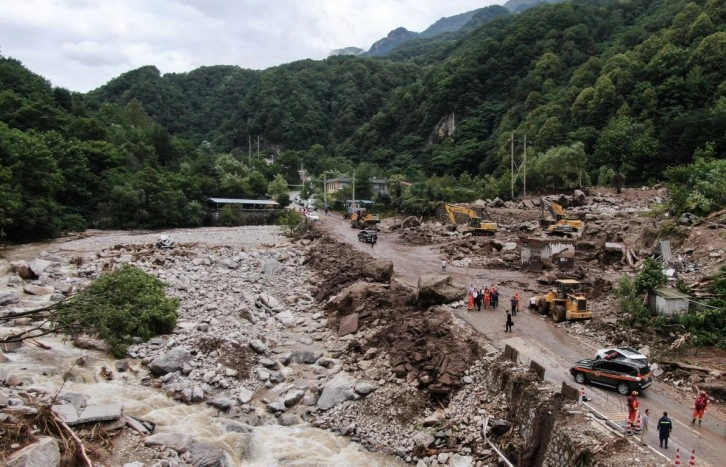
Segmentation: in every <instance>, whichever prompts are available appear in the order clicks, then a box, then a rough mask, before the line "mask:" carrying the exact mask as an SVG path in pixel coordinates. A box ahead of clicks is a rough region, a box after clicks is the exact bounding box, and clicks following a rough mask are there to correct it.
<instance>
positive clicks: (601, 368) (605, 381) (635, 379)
mask: <svg viewBox="0 0 726 467" xmlns="http://www.w3.org/2000/svg"><path fill="white" fill-rule="evenodd" d="M652 373H653V372H652V371H651V369H650V366H649V365H648V363H647V362H644V361H642V360H631V359H628V358H623V357H615V358H612V359H610V360H605V359H601V360H592V359H585V360H580V361H579V362H577V363H575V365H574V366H573V367H572V368H570V374H572V376H574V377H575V381H576V382H577V384H588V383H589V384H598V385H601V386H607V387H611V388H614V389H615V390H617V391H618V394H622V395H627V394H630V393H631V391H642V390H644V389H645V388H647V387H648V386H650V385H651V384H653V379H652V378H651V376H652Z"/></svg>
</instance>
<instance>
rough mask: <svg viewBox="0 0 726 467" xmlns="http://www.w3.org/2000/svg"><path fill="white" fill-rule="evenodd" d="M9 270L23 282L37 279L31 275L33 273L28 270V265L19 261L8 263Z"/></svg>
mask: <svg viewBox="0 0 726 467" xmlns="http://www.w3.org/2000/svg"><path fill="white" fill-rule="evenodd" d="M10 269H11V270H12V271H13V272H14V273H15V274H17V275H18V276H20V277H21V278H23V279H25V280H29V279H36V278H37V277H36V276H35V275H34V274H33V271H31V270H30V266H28V263H27V262H25V261H23V260H20V261H13V262H12V263H10Z"/></svg>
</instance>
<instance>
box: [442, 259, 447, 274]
mask: <svg viewBox="0 0 726 467" xmlns="http://www.w3.org/2000/svg"><path fill="white" fill-rule="evenodd" d="M441 272H446V260H445V259H442V260H441Z"/></svg>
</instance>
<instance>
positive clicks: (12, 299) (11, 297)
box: [0, 293, 20, 306]
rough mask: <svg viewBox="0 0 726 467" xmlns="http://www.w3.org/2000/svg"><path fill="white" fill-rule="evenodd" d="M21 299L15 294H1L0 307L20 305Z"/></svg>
mask: <svg viewBox="0 0 726 467" xmlns="http://www.w3.org/2000/svg"><path fill="white" fill-rule="evenodd" d="M19 301H20V299H19V298H18V296H17V295H15V294H14V293H0V306H5V305H12V304H13V303H18V302H19Z"/></svg>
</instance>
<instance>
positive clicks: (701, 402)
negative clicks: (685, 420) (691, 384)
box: [691, 391, 708, 426]
mask: <svg viewBox="0 0 726 467" xmlns="http://www.w3.org/2000/svg"><path fill="white" fill-rule="evenodd" d="M706 406H708V394H706V391H701V393H700V394H699V395H698V397H696V402H694V403H693V420H691V425H693V424H694V423H696V419H698V426H701V422H702V421H703V414H704V412H706Z"/></svg>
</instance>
